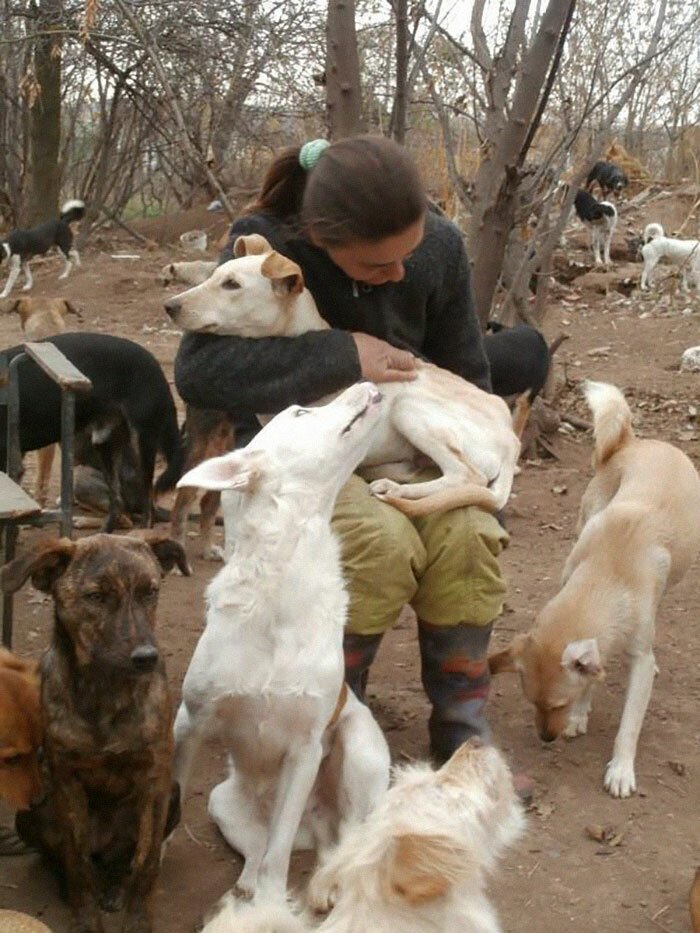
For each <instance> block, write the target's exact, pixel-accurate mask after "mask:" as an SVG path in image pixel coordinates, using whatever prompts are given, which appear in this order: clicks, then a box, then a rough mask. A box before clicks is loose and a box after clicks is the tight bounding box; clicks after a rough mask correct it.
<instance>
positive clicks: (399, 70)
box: [389, 0, 409, 145]
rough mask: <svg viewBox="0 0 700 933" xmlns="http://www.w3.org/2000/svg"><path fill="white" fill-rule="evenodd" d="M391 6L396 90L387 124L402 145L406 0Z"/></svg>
mask: <svg viewBox="0 0 700 933" xmlns="http://www.w3.org/2000/svg"><path fill="white" fill-rule="evenodd" d="M392 8H393V10H394V16H395V18H396V92H395V94H394V107H393V109H392V111H391V123H390V124H389V126H390V129H391V135H392V136H393V137H394V139H395V140H396V142H397V143H401V144H402V145H403V143H404V142H405V141H406V119H407V115H408V42H409V35H408V0H394V2H393V3H392Z"/></svg>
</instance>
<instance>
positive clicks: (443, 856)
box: [202, 740, 524, 933]
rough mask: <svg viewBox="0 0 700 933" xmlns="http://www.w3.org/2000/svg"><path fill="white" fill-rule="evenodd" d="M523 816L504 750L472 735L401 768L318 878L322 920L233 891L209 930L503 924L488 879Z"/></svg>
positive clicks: (344, 932) (314, 889) (387, 929)
mask: <svg viewBox="0 0 700 933" xmlns="http://www.w3.org/2000/svg"><path fill="white" fill-rule="evenodd" d="M523 824H524V819H523V815H522V810H521V808H520V806H519V803H518V801H517V798H516V795H515V791H514V788H513V781H512V778H511V775H510V772H509V770H508V768H507V766H506V764H505V761H504V760H503V756H502V755H501V754H500V752H498V751H497V750H496V749H495V748H493V747H484V746H481V745H479V743H478V741H474V740H472V741H470V742H467V743H465V744H464V745H462V746H461V748H459V749H458V750H457V751H456V752H455V753H454V755H453V756H452V758H451V759H450V760H449V761H448V762H447V763H446V764H445V765H443V766H442V768H440V770H439V771H433V770H432V768H430V767H429V766H428V765H425V764H419V765H409V766H406V767H402V768H397V769H396V771H395V775H394V784H393V786H392V788H391V789H390V790H389V791H388V792H387V793H386V795H385V796H384V798H383V799H382V801H381V803H380V804H379V806H378V807H377V808H376V809H375V810H374V811H373V812H372V813H371V814H370V815H369V816H368V817H367V819H366V820H365V822H364V823H363V824H361V825H359V826H355V827H353V828H351V829H350V830H349V832H348V833H347V834H346V835H345V836H344V837H343V839H342V840H341V842H340V845H339V846H338V847H337V848H336V849H334V850H333V851H332V852H331V854H330V855H329V856H328V857H327V859H326V860H325V862H324V863H323V864H322V865H321V867H320V868H319V869H318V870H317V871H316V874H315V875H314V876H313V878H312V879H311V883H310V885H309V902H310V906H311V907H313V908H314V909H316V910H324V911H326V910H328V909H329V908H332V909H331V913H330V914H329V916H328V917H327V918H326V919H325V920H324V921H323V922H321V923H320V925H317V922H316V923H314V922H313V921H312V920H311V919H310V918H308V917H305V916H300V915H295V913H293V912H292V910H288V911H287V910H285V909H284V908H282V907H275V908H273V907H269V906H267V905H263V904H261V905H257V906H253V907H251V906H250V905H245V904H241V903H237V902H236V901H235V899H234V898H230V897H229V898H227V899H226V902H225V904H224V907H223V909H222V910H221V912H220V913H219V914H218V915H217V916H216V917H215V918H214V919H213V920H211V921H210V922H209V924H207V926H206V927H205V928H204V930H203V931H202V933H304V931H308V930H317V931H318V933H498V931H499V930H500V929H501V928H500V925H499V922H498V917H497V915H496V912H495V910H494V908H493V907H492V905H491V904H490V902H489V900H488V897H487V896H486V891H485V888H486V878H487V874H488V873H489V872H490V871H491V870H492V869H493V868H494V866H495V863H496V861H497V859H498V858H499V857H500V856H501V854H502V852H503V850H504V848H505V847H506V846H507V845H510V844H511V843H512V842H514V841H515V839H516V838H517V837H518V835H519V834H520V833H521V831H522V828H523Z"/></svg>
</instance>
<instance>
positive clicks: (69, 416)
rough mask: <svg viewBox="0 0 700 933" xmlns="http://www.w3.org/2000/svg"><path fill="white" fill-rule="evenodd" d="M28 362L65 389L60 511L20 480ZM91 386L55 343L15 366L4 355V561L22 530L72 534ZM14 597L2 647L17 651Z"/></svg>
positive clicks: (0, 489) (0, 502)
mask: <svg viewBox="0 0 700 933" xmlns="http://www.w3.org/2000/svg"><path fill="white" fill-rule="evenodd" d="M27 358H29V359H30V360H32V361H33V362H34V363H35V364H36V365H37V366H40V367H41V368H42V369H43V370H44V372H45V373H46V374H47V375H48V376H49V377H50V378H51V379H53V381H54V382H55V383H56V384H57V385H58V387H59V388H60V389H61V504H60V506H59V507H58V508H54V509H43V510H42V508H41V507H40V505H39V504H38V503H37V502H35V501H34V500H33V499H32V498H31V497H30V496H28V495H27V493H26V492H24V490H23V489H22V488H21V487H20V485H19V483H18V479H19V476H20V472H21V469H22V451H21V447H20V438H19V426H20V421H21V412H20V398H19V370H18V366H19V364H20V362H23V361H25V360H26V359H27ZM91 389H92V383H91V382H90V380H89V379H88V378H87V377H85V376H84V375H83V374H82V373H81V372H80V371H79V370H78V369H76V368H75V366H73V364H72V363H71V362H70V360H68V359H66V357H65V356H64V355H63V354H62V353H61V352H60V350H58V349H57V347H55V346H54V345H53V344H52V343H44V342H42V343H26V344H25V345H24V353H18V354H17V356H15V357H13V359H12V360H11V361H9V363H8V360H7V357H6V356H5V355H4V354H3V353H0V406H4V407H5V409H6V416H7V458H6V463H5V464H4V465H3V464H0V466H4V471H3V472H0V544H2V545H3V548H2V550H3V551H4V557H3V559H4V561H5V562H7V561H11V560H13V559H14V556H15V550H16V544H17V536H18V533H19V528H20V526H21V525H46V524H48V523H50V522H58V523H59V524H60V526H61V534H62V535H65V536H66V537H71V535H72V533H73V454H74V450H75V393H76V392H89V391H90V390H91ZM12 625H13V597H12V594H9V593H5V594H3V607H2V643H3V644H4V645H5V646H6V647H7V648H11V647H12Z"/></svg>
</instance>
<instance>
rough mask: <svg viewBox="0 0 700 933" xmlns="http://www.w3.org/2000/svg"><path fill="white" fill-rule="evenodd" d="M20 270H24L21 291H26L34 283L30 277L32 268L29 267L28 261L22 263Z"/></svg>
mask: <svg viewBox="0 0 700 933" xmlns="http://www.w3.org/2000/svg"><path fill="white" fill-rule="evenodd" d="M22 272H24V285H23V286H22V291H23V292H28V291H29V290H30V288H32V286H33V285H34V279H33V277H32V270H31V269H30V268H29V263H28V262H24V263H22Z"/></svg>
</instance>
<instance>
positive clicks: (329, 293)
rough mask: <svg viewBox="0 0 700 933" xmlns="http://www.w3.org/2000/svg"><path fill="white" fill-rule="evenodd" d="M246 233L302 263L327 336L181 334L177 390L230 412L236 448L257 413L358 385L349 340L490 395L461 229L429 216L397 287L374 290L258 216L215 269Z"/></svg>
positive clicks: (235, 231) (246, 220)
mask: <svg viewBox="0 0 700 933" xmlns="http://www.w3.org/2000/svg"><path fill="white" fill-rule="evenodd" d="M249 233H260V234H262V235H263V236H264V237H266V239H267V240H268V241H269V242H270V243H271V245H272V246H273V247H274V248H275V249H276V250H278V251H279V252H281V253H283V254H284V255H285V256H288V257H289V258H290V259H293V260H294V261H295V262H297V263H298V264H299V266H300V267H301V269H302V271H303V273H304V279H305V282H306V285H307V287H308V289H309V290H310V292H311V294H312V295H313V297H314V299H315V301H316V304H317V305H318V309H319V311H320V313H321V315H322V316H323V317H324V318H325V320H326V321H328V323H329V324H330V325H331V328H332V329H331V330H328V331H317V332H313V333H308V334H303V335H302V336H300V337H266V338H258V339H255V338H248V337H219V336H216V335H212V334H185V336H184V337H183V338H182V342H181V343H180V348H179V350H178V353H177V357H176V359H175V384H176V386H177V390H178V392H179V393H180V395H181V396H182V398H183V399H184V400H185V402H187V403H188V404H190V405H194V406H195V407H197V408H216V409H222V410H225V411H231V412H233V413H234V415H235V417H236V423H237V426H238V427H239V433H238V438H239V443H240V442H241V441H243V440H244V435H245V441H246V442H247V440H248V439H249V436H250V430H251V428H252V421H251V417H250V416H251V415H252V414H253V413H254V412H260V413H266V414H267V413H274V412H277V411H281V409H283V408H285V407H286V406H287V405H291V404H293V403H295V402H296V403H300V404H308V403H309V402H314V401H316V400H317V399H319V398H322V397H323V396H324V395H328V394H330V393H332V392H336V391H338V390H339V389H343V388H345V387H346V386H348V385H350V384H351V383H353V382H356V381H357V380H358V379H359V378H360V377H361V372H360V364H359V359H358V356H357V351H356V348H355V342H354V340H353V339H352V337H351V336H350V334H349V333H348V331H363V332H364V333H367V334H371V335H373V336H374V337H380V338H381V339H382V340H386V341H388V342H389V343H391V344H393V345H394V346H396V347H401V348H402V349H407V350H411V351H413V352H414V353H416V354H417V355H420V356H422V357H424V358H426V359H428V360H430V361H432V362H433V363H436V364H437V365H438V366H442V367H444V368H445V369H449V370H451V371H452V372H454V373H457V374H458V375H460V376H462V377H464V378H465V379H468V380H469V381H470V382H473V383H475V384H476V385H478V386H480V387H481V388H483V389H487V390H490V388H491V384H490V376H489V366H488V361H487V359H486V355H485V353H484V347H483V340H482V336H481V330H480V327H479V322H478V319H477V317H476V314H475V311H474V305H473V300H472V294H471V283H470V275H469V263H468V260H467V255H466V252H465V249H464V245H463V243H462V238H461V235H460V233H459V230H458V229H457V228H456V227H455V226H454V224H452V223H450V221H448V220H446V219H445V218H444V217H440V216H438V215H437V214H433V213H430V212H429V213H428V214H427V216H426V227H425V236H424V238H423V240H422V242H421V244H420V245H419V246H418V248H417V249H416V250H415V251H414V252H413V254H412V255H411V257H410V259H408V260H407V261H406V263H405V268H406V275H405V277H404V279H403V280H402V281H401V282H390V283H387V284H386V285H375V286H368V285H363V284H362V283H359V282H355V281H353V280H352V279H350V278H348V277H347V276H346V275H345V273H344V272H342V270H341V269H339V268H338V266H336V265H335V263H334V262H333V261H332V260H331V258H330V257H329V256H328V254H327V253H325V252H324V251H323V250H321V249H318V248H317V247H315V246H313V245H312V244H311V243H309V242H308V241H307V240H305V239H302V238H300V237H298V236H297V237H295V236H293V235H290V234H288V233H287V232H286V228H285V227H284V225H283V224H282V223H281V222H280V221H279V220H277V219H276V218H274V217H270V216H269V215H263V214H254V215H250V216H247V217H242V218H240V219H239V220H236V221H235V222H234V223H233V225H232V227H231V230H230V234H229V242H228V245H227V246H226V248H225V249H224V251H223V253H222V254H221V257H220V261H221V262H224V261H225V260H227V259H230V258H231V256H232V250H233V243H234V241H235V239H236V237H239V236H242V235H244V234H249ZM246 428H247V429H248V430H246Z"/></svg>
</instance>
